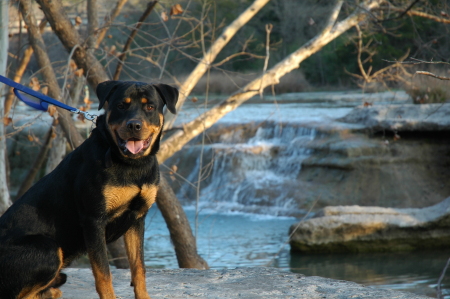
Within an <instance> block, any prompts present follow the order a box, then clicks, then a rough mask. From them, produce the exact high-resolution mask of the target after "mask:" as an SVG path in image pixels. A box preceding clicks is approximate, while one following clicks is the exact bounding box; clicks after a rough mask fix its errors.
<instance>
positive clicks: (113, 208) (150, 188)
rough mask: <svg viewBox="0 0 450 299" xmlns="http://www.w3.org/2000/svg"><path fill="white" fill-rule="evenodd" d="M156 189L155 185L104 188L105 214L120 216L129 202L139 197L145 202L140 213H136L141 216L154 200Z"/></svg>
mask: <svg viewBox="0 0 450 299" xmlns="http://www.w3.org/2000/svg"><path fill="white" fill-rule="evenodd" d="M157 192H158V187H157V186H155V185H143V186H142V187H141V188H139V187H138V186H136V185H134V186H108V185H107V186H105V188H104V189H103V196H104V197H105V207H106V212H108V213H111V212H113V213H114V216H113V217H116V216H119V215H121V214H122V213H123V212H124V211H125V210H126V209H128V206H129V204H130V202H131V201H132V200H133V199H134V198H135V197H137V196H138V195H140V196H141V198H142V199H144V201H145V206H143V207H142V210H141V211H138V213H139V215H143V214H144V213H145V212H147V210H148V209H149V208H150V207H151V206H152V204H153V203H154V202H155V200H156V193H157Z"/></svg>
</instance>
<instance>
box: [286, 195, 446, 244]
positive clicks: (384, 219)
mask: <svg viewBox="0 0 450 299" xmlns="http://www.w3.org/2000/svg"><path fill="white" fill-rule="evenodd" d="M290 235H291V238H290V244H291V248H292V250H293V251H301V252H369V251H372V252H373V251H400V250H417V249H438V248H448V246H450V197H449V198H447V199H445V200H444V201H442V202H440V203H438V204H436V205H433V206H430V207H426V208H421V209H412V208H410V209H395V208H381V207H360V206H336V207H325V208H324V209H323V211H322V212H321V213H319V214H318V215H317V217H315V218H312V219H309V220H306V221H302V222H300V223H298V224H294V225H292V226H291V228H290Z"/></svg>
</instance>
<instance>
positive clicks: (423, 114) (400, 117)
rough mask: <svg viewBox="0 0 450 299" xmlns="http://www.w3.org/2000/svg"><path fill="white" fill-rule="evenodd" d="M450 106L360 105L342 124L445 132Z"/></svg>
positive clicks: (370, 127) (447, 125)
mask: <svg viewBox="0 0 450 299" xmlns="http://www.w3.org/2000/svg"><path fill="white" fill-rule="evenodd" d="M449 114H450V104H423V105H414V104H403V105H383V106H381V105H380V106H378V105H377V106H369V107H364V106H359V107H356V108H354V109H353V110H352V111H351V112H350V113H349V114H347V115H346V116H345V117H343V118H341V119H340V121H342V122H346V123H354V124H361V125H364V126H365V127H366V128H368V129H371V130H374V131H382V130H389V131H396V132H401V131H443V130H449V129H450V118H449V117H448V116H449Z"/></svg>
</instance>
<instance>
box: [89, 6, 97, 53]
mask: <svg viewBox="0 0 450 299" xmlns="http://www.w3.org/2000/svg"><path fill="white" fill-rule="evenodd" d="M87 14H88V38H87V41H88V42H87V44H88V47H89V48H91V49H95V46H96V39H97V38H96V36H95V32H96V30H97V29H98V5H97V0H87Z"/></svg>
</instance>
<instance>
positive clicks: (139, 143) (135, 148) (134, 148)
mask: <svg viewBox="0 0 450 299" xmlns="http://www.w3.org/2000/svg"><path fill="white" fill-rule="evenodd" d="M125 146H126V147H127V149H128V150H129V151H130V152H131V153H133V154H137V153H139V152H140V151H141V149H143V148H144V140H138V139H128V140H127V144H126V145H125Z"/></svg>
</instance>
